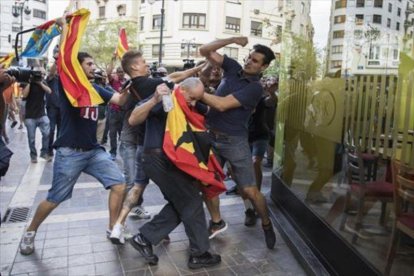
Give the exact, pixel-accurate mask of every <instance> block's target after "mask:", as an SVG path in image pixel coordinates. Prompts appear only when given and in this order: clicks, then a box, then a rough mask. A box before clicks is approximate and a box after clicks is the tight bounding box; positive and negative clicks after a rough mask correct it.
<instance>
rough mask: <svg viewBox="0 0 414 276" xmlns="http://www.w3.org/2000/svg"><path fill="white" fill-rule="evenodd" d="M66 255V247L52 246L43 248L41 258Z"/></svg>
mask: <svg viewBox="0 0 414 276" xmlns="http://www.w3.org/2000/svg"><path fill="white" fill-rule="evenodd" d="M65 256H68V248H67V247H66V246H65V247H52V248H45V249H43V254H42V259H48V258H53V257H65Z"/></svg>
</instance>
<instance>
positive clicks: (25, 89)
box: [22, 83, 30, 98]
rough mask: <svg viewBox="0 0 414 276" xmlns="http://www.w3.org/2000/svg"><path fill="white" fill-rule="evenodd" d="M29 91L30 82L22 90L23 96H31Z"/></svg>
mask: <svg viewBox="0 0 414 276" xmlns="http://www.w3.org/2000/svg"><path fill="white" fill-rule="evenodd" d="M29 92H30V83H28V84H27V85H26V87H25V88H24V89H23V91H22V97H23V98H27V96H29Z"/></svg>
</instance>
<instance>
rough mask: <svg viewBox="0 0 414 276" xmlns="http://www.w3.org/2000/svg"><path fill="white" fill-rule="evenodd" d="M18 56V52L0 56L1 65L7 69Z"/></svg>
mask: <svg viewBox="0 0 414 276" xmlns="http://www.w3.org/2000/svg"><path fill="white" fill-rule="evenodd" d="M15 57H16V54H15V53H14V52H13V53H10V54H8V55H5V56H4V57H1V58H0V65H1V66H2V67H3V68H4V69H7V68H9V67H10V64H11V63H12V61H13V59H14V58H15Z"/></svg>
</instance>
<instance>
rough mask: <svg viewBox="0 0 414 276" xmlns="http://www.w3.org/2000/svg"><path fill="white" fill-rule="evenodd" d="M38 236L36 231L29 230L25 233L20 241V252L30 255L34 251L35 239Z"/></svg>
mask: <svg viewBox="0 0 414 276" xmlns="http://www.w3.org/2000/svg"><path fill="white" fill-rule="evenodd" d="M35 237H36V231H27V232H25V233H24V234H23V237H22V240H21V242H20V254H22V255H30V254H32V253H33V252H34V250H35V247H34V241H35Z"/></svg>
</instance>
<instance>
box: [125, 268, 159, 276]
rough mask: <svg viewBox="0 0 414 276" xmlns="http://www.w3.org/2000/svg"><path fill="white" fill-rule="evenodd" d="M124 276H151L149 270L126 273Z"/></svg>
mask: <svg viewBox="0 0 414 276" xmlns="http://www.w3.org/2000/svg"><path fill="white" fill-rule="evenodd" d="M125 276H152V274H151V270H150V269H139V270H132V271H127V272H126V273H125Z"/></svg>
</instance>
